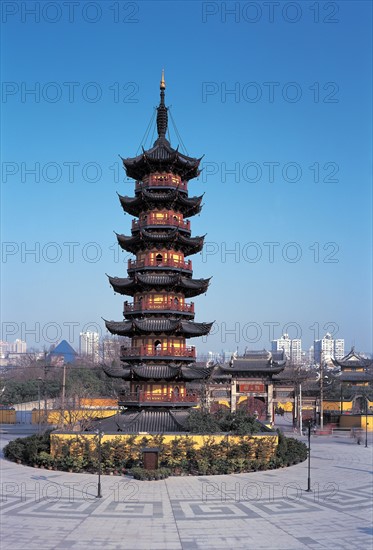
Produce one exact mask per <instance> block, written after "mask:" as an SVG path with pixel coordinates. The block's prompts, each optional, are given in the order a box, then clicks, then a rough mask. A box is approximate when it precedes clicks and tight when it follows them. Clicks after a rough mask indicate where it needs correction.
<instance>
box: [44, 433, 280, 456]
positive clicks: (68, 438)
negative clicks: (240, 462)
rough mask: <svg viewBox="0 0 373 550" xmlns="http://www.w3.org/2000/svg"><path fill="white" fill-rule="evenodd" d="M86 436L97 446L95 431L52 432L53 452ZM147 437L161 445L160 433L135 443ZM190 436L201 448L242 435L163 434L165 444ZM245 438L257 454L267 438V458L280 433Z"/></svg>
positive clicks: (151, 443)
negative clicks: (62, 445)
mask: <svg viewBox="0 0 373 550" xmlns="http://www.w3.org/2000/svg"><path fill="white" fill-rule="evenodd" d="M80 437H82V438H84V439H85V440H90V442H91V445H92V448H95V447H96V445H97V435H96V434H94V433H89V432H87V433H80V434H71V433H69V434H66V433H56V432H55V433H52V434H51V454H52V455H53V456H55V453H56V449H58V447H60V446H61V443H69V445H70V448H71V447H73V443H74V441H76V440H77V438H80ZM132 437H133V435H130V434H123V435H118V434H107V435H103V436H102V439H101V442H102V443H105V442H106V441H115V440H116V441H118V440H122V441H125V440H126V439H129V438H132ZM144 437H146V438H147V439H148V442H147V447H158V446H159V440H158V441H157V437H158V438H159V435H158V436H154V435H153V434H145V433H144V434H141V435H137V436H136V438H135V440H134V444H136V443H138V444H141V441H142V439H143V438H144ZM186 437H187V438H188V439H189V440H191V439H192V440H193V441H194V442H195V444H196V445H195V447H196V448H197V449H199V448H200V447H202V446H203V445H204V444H205V443H206V442H207V441H209V442H213V443H220V442H221V441H222V440H227V439H228V441H229V442H231V443H234V442H239V441H241V439H242V438H241V437H240V436H235V435H229V436H227V435H199V434H180V435H179V434H176V435H175V434H167V435H164V436H163V444H167V443H171V441H174V440H175V439H183V438H186ZM244 437H245V439H246V440H247V441H248V442H250V443H252V445H253V448H252V453H253V454H255V450H256V449H255V447H256V446H255V443H258V442H259V441H261V440H267V441H268V443H269V448H270V454H269V456H268V457H266V458H268V459H269V458H270V457H271V455H273V453H274V452H275V450H276V448H277V445H278V435H277V433H274V434H273V435H272V434H271V435H269V434H265V435H257V434H255V435H249V436H244Z"/></svg>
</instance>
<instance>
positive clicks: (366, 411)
mask: <svg viewBox="0 0 373 550" xmlns="http://www.w3.org/2000/svg"><path fill="white" fill-rule="evenodd" d="M365 447H366V448H368V396H367V395H366V394H365Z"/></svg>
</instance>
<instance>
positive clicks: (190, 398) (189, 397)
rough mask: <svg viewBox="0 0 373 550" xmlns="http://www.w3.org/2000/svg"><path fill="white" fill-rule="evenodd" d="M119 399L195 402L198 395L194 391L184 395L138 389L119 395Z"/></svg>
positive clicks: (146, 401)
mask: <svg viewBox="0 0 373 550" xmlns="http://www.w3.org/2000/svg"><path fill="white" fill-rule="evenodd" d="M119 401H122V402H127V403H197V402H198V395H196V394H194V393H190V394H186V395H175V394H171V395H162V394H154V393H150V392H144V391H139V392H138V393H128V394H127V395H121V396H120V398H119Z"/></svg>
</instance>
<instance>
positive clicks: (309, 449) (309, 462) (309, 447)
mask: <svg viewBox="0 0 373 550" xmlns="http://www.w3.org/2000/svg"><path fill="white" fill-rule="evenodd" d="M306 491H307V493H311V492H312V491H311V419H310V420H309V421H308V479H307V489H306Z"/></svg>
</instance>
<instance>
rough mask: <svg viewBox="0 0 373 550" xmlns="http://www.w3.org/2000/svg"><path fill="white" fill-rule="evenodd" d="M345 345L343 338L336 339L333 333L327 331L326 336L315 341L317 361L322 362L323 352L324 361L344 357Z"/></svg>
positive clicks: (315, 358)
mask: <svg viewBox="0 0 373 550" xmlns="http://www.w3.org/2000/svg"><path fill="white" fill-rule="evenodd" d="M344 345H345V342H344V340H343V339H342V338H338V339H336V340H334V339H333V337H332V335H331V334H330V333H329V332H327V333H326V334H325V336H324V338H322V339H321V340H315V341H314V360H315V362H316V363H320V362H321V354H322V360H323V361H328V360H330V359H331V358H334V359H342V358H343V357H344Z"/></svg>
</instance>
